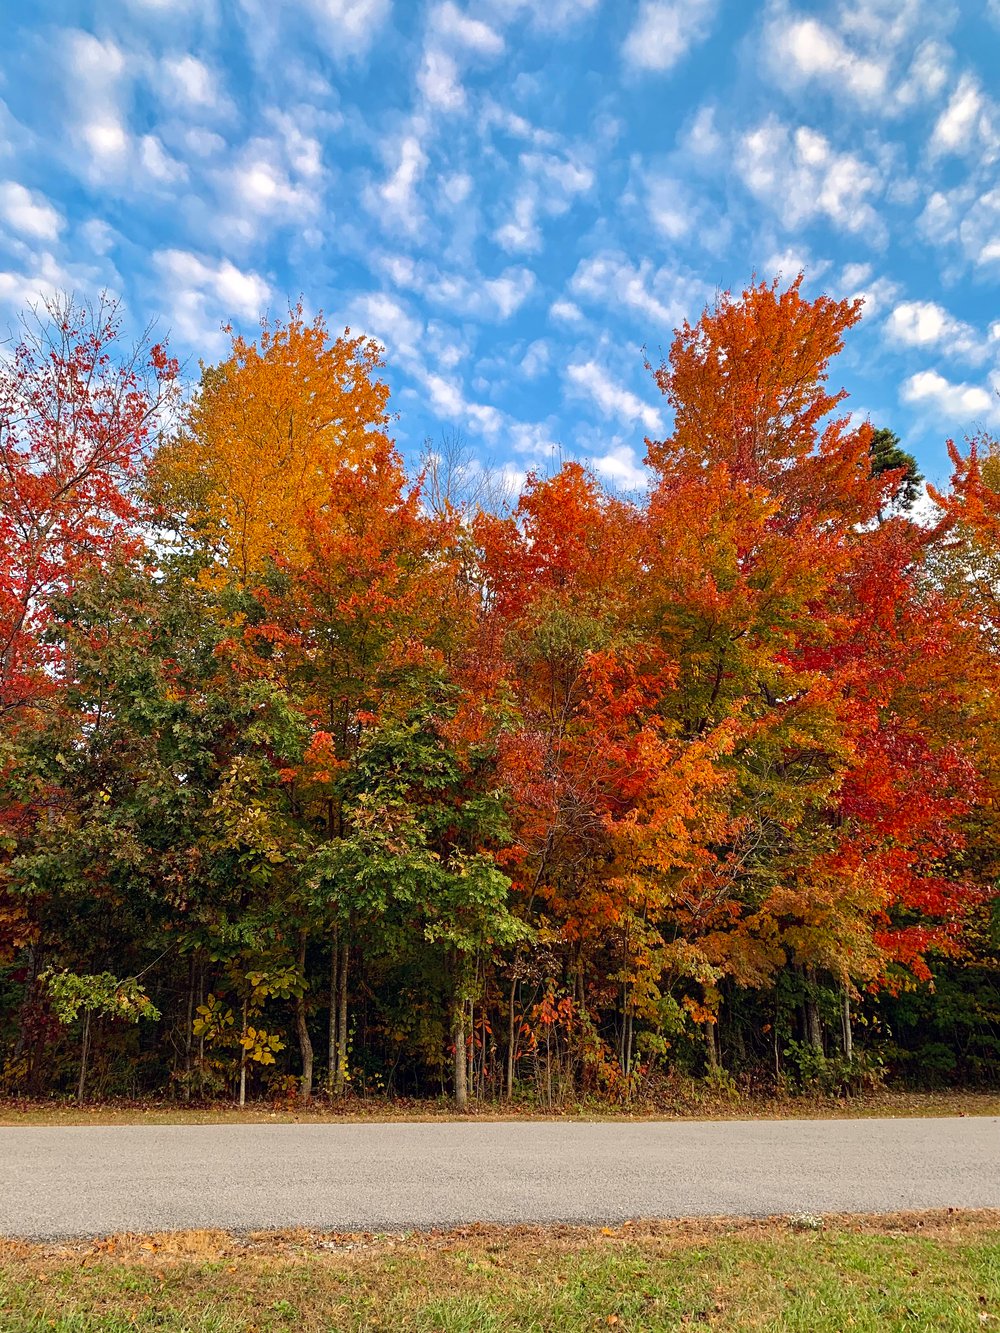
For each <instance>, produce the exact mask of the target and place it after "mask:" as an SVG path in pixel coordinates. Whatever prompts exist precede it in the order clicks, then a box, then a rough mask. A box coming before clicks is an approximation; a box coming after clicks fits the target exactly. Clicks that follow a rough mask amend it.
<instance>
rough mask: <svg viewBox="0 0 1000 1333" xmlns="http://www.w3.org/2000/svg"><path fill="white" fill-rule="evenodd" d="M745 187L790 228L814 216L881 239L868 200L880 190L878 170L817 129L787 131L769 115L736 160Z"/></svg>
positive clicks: (744, 140) (882, 231)
mask: <svg viewBox="0 0 1000 1333" xmlns="http://www.w3.org/2000/svg"><path fill="white" fill-rule="evenodd" d="M735 166H736V169H737V171H738V172H739V173H740V175H741V176H742V177H743V180H744V182H745V183H746V185H747V188H748V189H749V190H750V192H751V193H752V194H754V195H755V196H756V197H757V198H758V199H759V200H761V202H763V203H766V204H768V205H770V206H771V207H772V208H774V209H775V211H776V212H777V213H778V214H779V216H780V217H781V219H782V221H783V222H784V225H785V226H786V227H788V228H790V229H793V228H797V227H799V226H801V225H802V224H803V223H806V222H810V221H812V220H813V219H815V218H817V217H826V218H828V219H829V220H830V221H831V222H832V223H833V224H834V225H835V226H837V227H840V228H841V229H842V230H843V231H848V232H866V233H867V234H868V235H869V237H870V239H871V240H872V241H874V242H880V241H881V240H882V239H884V235H885V225H884V223H883V222H882V219H881V218H880V216H879V214H878V212H877V211H876V209H875V208H874V206H873V204H872V202H871V201H872V199H873V198H877V197H878V196H879V195H880V193H881V191H882V177H881V174H880V172H879V171H878V170H877V169H876V168H875V167H874V166H873V165H872V164H871V163H869V162H864V161H863V160H862V159H861V158H859V157H855V156H854V154H853V153H840V152H837V150H836V149H835V148H833V146H832V145H831V144H830V142H829V140H828V139H827V138H826V137H825V136H824V135H822V134H820V133H819V131H818V130H813V129H808V128H806V127H805V126H799V127H798V128H797V129H795V130H790V129H789V127H788V126H786V125H783V124H782V123H781V122H780V121H778V120H776V119H775V118H773V117H772V118H771V119H770V120H767V121H765V122H764V124H762V125H759V126H758V127H757V128H756V129H753V130H751V131H749V132H748V133H747V134H745V135H744V136H743V138H742V139H741V141H740V144H739V150H738V152H737V158H736V163H735Z"/></svg>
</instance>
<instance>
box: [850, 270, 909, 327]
mask: <svg viewBox="0 0 1000 1333" xmlns="http://www.w3.org/2000/svg"><path fill="white" fill-rule="evenodd" d="M862 269H867V270H868V275H867V276H866V277H863V278H862V277H853V276H852V270H862ZM841 286H842V289H843V290H844V291H845V294H846V296H847V299H848V300H850V301H854V300H857V299H858V298H860V299H861V300H862V301H863V302H864V308H863V310H862V315H863V316H864V317H865V318H866V319H870V318H871V317H872V316H873V315H876V314H878V312H879V311H880V310H884V309H885V308H886V306H888V305H891V304H892V302H893V301H895V299H896V297H897V296H898V295H899V285H898V283H895V282H893V281H892V279H891V278H873V277H872V276H871V272H870V265H867V264H848V265H847V266H846V267H845V269H844V274H843V279H842V283H841Z"/></svg>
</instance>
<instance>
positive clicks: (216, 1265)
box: [0, 1214, 1000, 1333]
mask: <svg viewBox="0 0 1000 1333" xmlns="http://www.w3.org/2000/svg"><path fill="white" fill-rule="evenodd" d="M991 1328H992V1329H997V1330H1000V1214H989V1215H975V1216H970V1217H967V1218H961V1217H942V1216H941V1215H933V1216H931V1215H926V1216H924V1217H920V1216H917V1217H908V1218H896V1219H886V1220H884V1221H881V1222H879V1221H877V1220H858V1219H854V1220H851V1219H839V1220H831V1221H828V1222H827V1223H826V1224H825V1225H824V1226H823V1228H822V1229H821V1230H817V1231H813V1230H809V1229H800V1228H797V1227H796V1226H794V1225H791V1224H789V1223H788V1222H784V1221H780V1220H774V1221H770V1222H762V1223H753V1222H739V1221H732V1222H721V1221H717V1222H711V1221H709V1222H703V1223H700V1222H699V1223H696V1222H691V1223H681V1222H677V1223H659V1224H657V1223H651V1224H635V1225H632V1226H626V1227H622V1228H617V1229H613V1230H611V1229H603V1230H601V1231H596V1230H593V1229H584V1228H560V1227H556V1228H549V1229H541V1228H517V1229H513V1230H506V1231H505V1230H503V1229H498V1228H485V1227H483V1228H472V1229H468V1230H465V1231H463V1232H460V1233H445V1234H437V1235H435V1234H431V1235H413V1236H409V1237H381V1238H373V1237H323V1236H318V1235H309V1234H306V1233H291V1234H284V1235H280V1236H276V1237H266V1236H257V1237H253V1238H247V1239H240V1238H236V1237H229V1236H225V1235H224V1234H222V1233H207V1232H201V1233H191V1234H189V1235H187V1236H179V1237H160V1238H154V1239H150V1240H147V1241H145V1242H143V1241H142V1240H141V1239H136V1238H125V1239H124V1240H122V1241H120V1242H118V1243H112V1244H110V1245H104V1246H93V1245H86V1244H83V1243H80V1244H78V1245H76V1246H63V1247H45V1246H29V1245H19V1244H15V1243H8V1244H7V1245H6V1246H3V1247H2V1248H0V1329H2V1330H3V1333H50V1330H56V1331H57V1333H126V1330H127V1333H146V1331H147V1330H150V1331H151V1330H154V1329H155V1330H157V1331H158V1333H195V1331H196V1330H197V1333H237V1331H238V1333H293V1330H294V1331H295V1333H298V1331H299V1330H302V1331H303V1333H332V1331H333V1330H338V1331H339V1330H358V1331H360V1330H376V1329H383V1330H393V1333H406V1331H408V1330H410V1331H412V1333H430V1331H431V1330H435V1333H436V1331H437V1330H441V1331H442V1333H494V1331H495V1333H500V1330H505V1331H506V1330H524V1331H525V1333H527V1331H528V1330H532V1333H534V1331H536V1330H537V1333H543V1330H544V1333H564V1331H565V1333H578V1331H580V1330H601V1329H602V1330H607V1329H617V1330H619V1331H620V1333H624V1331H625V1330H630V1331H632V1330H634V1331H636V1333H638V1331H639V1330H642V1333H647V1331H648V1333H654V1331H656V1330H675V1329H676V1330H685V1331H691V1330H699V1329H701V1330H704V1329H725V1330H731V1329H736V1330H742V1329H746V1330H769V1331H770V1330H774V1331H775V1333H778V1331H779V1330H788V1331H789V1333H791V1331H792V1330H795V1331H796V1333H843V1331H844V1330H857V1331H858V1333H867V1331H869V1330H870V1333H893V1331H894V1330H900V1333H902V1331H903V1330H907V1331H908V1333H909V1331H910V1330H914V1329H923V1330H928V1331H929V1333H930V1331H931V1330H933V1333H953V1331H954V1333H958V1331H959V1330H961V1331H962V1333H966V1331H967V1330H982V1329H991Z"/></svg>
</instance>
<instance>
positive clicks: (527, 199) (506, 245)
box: [493, 190, 542, 255]
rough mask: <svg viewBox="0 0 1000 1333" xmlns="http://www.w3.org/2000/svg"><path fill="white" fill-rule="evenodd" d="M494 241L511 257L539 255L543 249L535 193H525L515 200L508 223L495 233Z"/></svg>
mask: <svg viewBox="0 0 1000 1333" xmlns="http://www.w3.org/2000/svg"><path fill="white" fill-rule="evenodd" d="M493 239H494V240H495V241H496V243H497V245H499V246H500V248H501V249H503V250H506V251H507V253H508V254H510V255H519V254H537V252H538V251H539V250H541V248H542V232H541V228H540V227H539V225H538V217H537V201H536V196H535V193H534V191H533V190H532V191H525V192H523V193H522V194H519V195H518V196H517V197H516V198H515V200H514V207H513V210H512V212H511V214H510V217H508V219H507V221H506V222H505V223H503V225H502V226H500V227H498V228H497V229H496V231H495V232H494V233H493Z"/></svg>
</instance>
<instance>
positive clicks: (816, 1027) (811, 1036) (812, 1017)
mask: <svg viewBox="0 0 1000 1333" xmlns="http://www.w3.org/2000/svg"><path fill="white" fill-rule="evenodd" d="M806 1041H808V1043H809V1045H810V1046H811V1047H812V1048H813V1050H815V1051H822V1049H823V1024H822V1022H821V1021H820V1016H819V1005H818V1004H817V1003H816V969H815V968H814V967H812V966H811V965H810V966H809V967H807V968H806Z"/></svg>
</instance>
